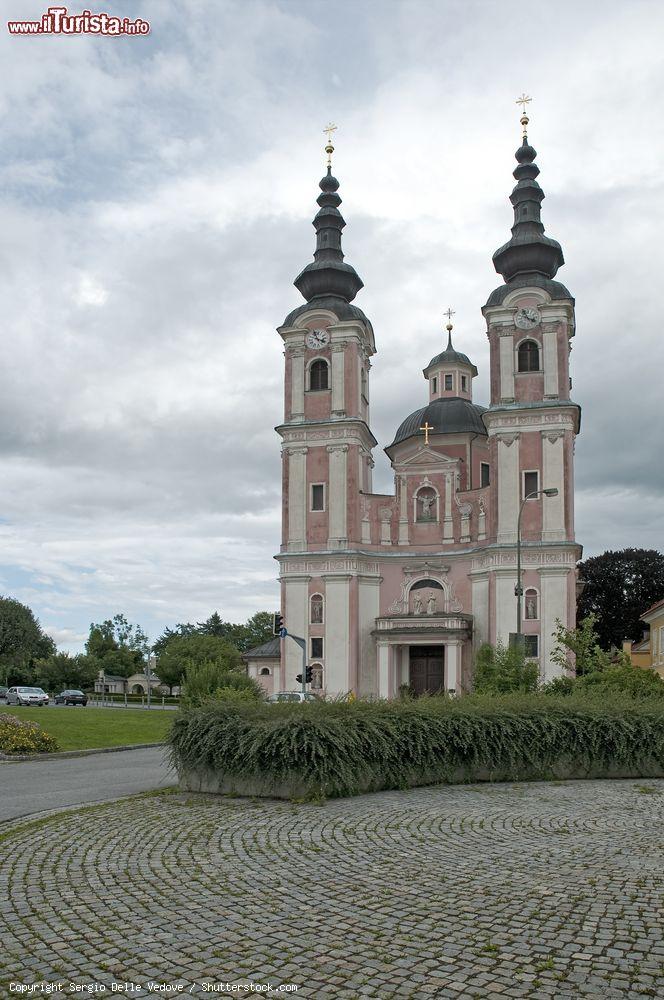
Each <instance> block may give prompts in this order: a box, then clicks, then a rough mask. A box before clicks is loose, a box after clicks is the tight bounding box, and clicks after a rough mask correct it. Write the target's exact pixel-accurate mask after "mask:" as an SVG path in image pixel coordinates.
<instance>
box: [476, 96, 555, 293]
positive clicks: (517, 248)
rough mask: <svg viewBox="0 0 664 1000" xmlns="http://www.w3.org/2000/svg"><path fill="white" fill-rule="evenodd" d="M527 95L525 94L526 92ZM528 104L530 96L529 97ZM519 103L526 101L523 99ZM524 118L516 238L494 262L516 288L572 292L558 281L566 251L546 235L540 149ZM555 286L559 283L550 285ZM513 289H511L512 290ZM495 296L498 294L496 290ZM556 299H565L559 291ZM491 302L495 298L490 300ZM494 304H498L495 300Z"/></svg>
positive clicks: (517, 177) (517, 173) (516, 175)
mask: <svg viewBox="0 0 664 1000" xmlns="http://www.w3.org/2000/svg"><path fill="white" fill-rule="evenodd" d="M524 98H525V95H524ZM525 100H526V103H528V101H529V100H530V98H525ZM517 103H523V98H522V99H521V100H519V101H517ZM523 106H524V113H523V114H522V117H521V124H522V126H523V142H522V143H521V146H519V148H518V149H517V151H516V154H515V156H516V161H517V167H516V168H515V170H514V178H515V180H516V185H515V187H514V190H513V191H512V193H511V195H510V201H511V202H512V206H513V208H514V225H513V226H512V238H511V239H510V240H509V241H508V242H507V243H505V244H504V245H503V246H502V247H500V249H498V250H496V252H495V253H494V255H493V264H494V267H495V269H496V271H498V273H499V274H501V275H502V276H503V279H504V281H505V282H506V283H507V284H508V285H510V286H511V287H512V288H513V287H519V286H521V285H538V286H541V287H544V288H546V289H547V290H548V291H555V292H557V293H560V291H561V290H562V291H563V292H566V293H567V296H569V292H567V289H566V288H565V286H564V285H560V283H559V282H554V281H552V279H553V278H554V277H555V275H556V272H557V271H558V268H559V267H562V265H563V264H564V263H565V258H564V257H563V251H562V248H561V246H560V243H558V242H557V241H556V240H554V239H551V238H550V237H549V236H545V235H544V225H543V224H542V220H541V208H542V201H543V200H544V192H543V191H542V188H541V187H540V186H539V184H538V182H537V176H538V174H539V167H538V166H537V164H536V163H535V157H536V156H537V153H536V151H535V150H534V149H533V147H532V146H531V145H530V143H529V142H528V135H527V132H526V129H527V126H528V116H527V114H526V113H525V104H524V105H523ZM549 283H550V284H551V286H555V287H553V288H550V285H549ZM509 290H511V288H510V289H509ZM494 295H495V293H494ZM555 297H556V298H562V297H563V296H562V295H561V294H556V295H555ZM490 302H491V300H490ZM491 304H494V303H492V302H491Z"/></svg>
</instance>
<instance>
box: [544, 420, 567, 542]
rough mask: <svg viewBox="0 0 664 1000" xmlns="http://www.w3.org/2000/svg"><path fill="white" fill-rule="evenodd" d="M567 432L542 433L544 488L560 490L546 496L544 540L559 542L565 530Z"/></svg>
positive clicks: (563, 538)
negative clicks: (565, 448) (564, 449)
mask: <svg viewBox="0 0 664 1000" xmlns="http://www.w3.org/2000/svg"><path fill="white" fill-rule="evenodd" d="M564 443H565V433H564V431H562V430H555V431H544V432H543V433H542V488H543V489H551V488H555V489H557V490H558V496H555V497H546V498H545V500H544V502H543V505H542V541H543V542H559V541H564V540H565V538H566V535H567V533H566V531H565V493H566V484H565V462H564V452H563V448H564Z"/></svg>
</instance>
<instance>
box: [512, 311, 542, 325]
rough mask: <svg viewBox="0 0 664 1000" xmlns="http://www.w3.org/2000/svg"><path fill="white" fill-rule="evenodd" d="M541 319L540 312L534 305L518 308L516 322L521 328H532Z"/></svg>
mask: <svg viewBox="0 0 664 1000" xmlns="http://www.w3.org/2000/svg"><path fill="white" fill-rule="evenodd" d="M539 321H540V314H539V312H538V311H537V309H535V307H534V306H522V307H521V309H517V311H516V316H515V317H514V322H515V324H516V326H518V327H519V329H520V330H532V328H533V327H534V326H537V324H538V323H539Z"/></svg>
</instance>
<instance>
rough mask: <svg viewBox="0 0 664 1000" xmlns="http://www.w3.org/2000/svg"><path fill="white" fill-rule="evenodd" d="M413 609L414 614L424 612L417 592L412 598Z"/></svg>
mask: <svg viewBox="0 0 664 1000" xmlns="http://www.w3.org/2000/svg"><path fill="white" fill-rule="evenodd" d="M413 610H414V612H415V614H416V615H423V614H424V605H423V604H422V598H421V597H420V595H419V594H415V597H414V598H413Z"/></svg>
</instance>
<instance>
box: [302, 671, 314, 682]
mask: <svg viewBox="0 0 664 1000" xmlns="http://www.w3.org/2000/svg"><path fill="white" fill-rule="evenodd" d="M312 676H313V667H306V668H305V671H304V680H305V683H306V684H311V678H312Z"/></svg>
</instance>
